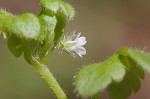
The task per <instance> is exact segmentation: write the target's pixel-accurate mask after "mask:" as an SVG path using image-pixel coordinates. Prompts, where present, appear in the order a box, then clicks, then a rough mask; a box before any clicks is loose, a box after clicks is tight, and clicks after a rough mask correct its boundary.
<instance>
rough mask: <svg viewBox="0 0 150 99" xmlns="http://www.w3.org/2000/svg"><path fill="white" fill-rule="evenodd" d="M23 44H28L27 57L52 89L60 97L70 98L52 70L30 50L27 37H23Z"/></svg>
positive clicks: (59, 98)
mask: <svg viewBox="0 0 150 99" xmlns="http://www.w3.org/2000/svg"><path fill="white" fill-rule="evenodd" d="M22 41H23V44H24V45H25V46H26V47H25V48H24V49H25V54H26V55H27V58H28V59H29V60H30V62H31V64H32V65H33V66H34V67H35V69H36V70H37V71H38V72H39V73H40V75H41V76H42V78H44V79H45V81H46V82H47V84H48V85H49V87H50V88H51V89H52V91H53V92H54V94H55V95H56V97H57V98H58V99H68V98H67V96H66V94H65V93H64V91H63V90H62V88H61V87H60V85H59V84H58V82H57V81H56V79H55V78H54V76H53V74H52V73H51V72H50V70H49V68H48V67H47V66H46V65H44V64H41V63H40V62H38V61H37V60H36V59H35V58H34V57H33V56H32V55H31V52H30V48H29V46H28V43H27V41H26V39H25V38H23V39H22Z"/></svg>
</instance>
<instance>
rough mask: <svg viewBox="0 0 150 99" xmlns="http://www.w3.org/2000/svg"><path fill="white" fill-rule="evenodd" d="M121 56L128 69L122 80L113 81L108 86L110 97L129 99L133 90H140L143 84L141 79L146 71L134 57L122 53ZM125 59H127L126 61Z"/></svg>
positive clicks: (111, 98)
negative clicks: (118, 81)
mask: <svg viewBox="0 0 150 99" xmlns="http://www.w3.org/2000/svg"><path fill="white" fill-rule="evenodd" d="M119 58H120V60H121V61H122V62H123V63H124V65H125V66H127V67H128V69H127V73H126V76H125V77H124V80H123V81H122V82H120V83H116V82H113V83H112V84H111V85H110V86H109V87H108V93H109V97H110V99H127V98H128V97H129V96H130V95H131V94H132V93H133V92H137V91H138V90H139V88H140V86H141V81H140V79H144V71H143V69H141V67H139V66H138V64H136V63H135V62H134V61H133V60H132V59H130V58H127V57H125V56H122V55H120V56H119ZM124 60H126V61H125V62H124ZM128 65H130V66H128ZM118 93H119V94H118Z"/></svg>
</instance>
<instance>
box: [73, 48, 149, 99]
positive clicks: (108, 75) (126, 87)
mask: <svg viewBox="0 0 150 99" xmlns="http://www.w3.org/2000/svg"><path fill="white" fill-rule="evenodd" d="M118 67H120V68H118ZM143 69H144V70H147V71H148V72H149V70H150V55H149V54H148V53H145V52H143V51H138V50H134V49H130V48H123V49H121V50H120V51H118V52H117V53H116V54H114V55H113V56H112V57H111V58H109V59H107V60H105V61H104V62H102V63H98V64H91V65H88V66H86V67H85V68H83V69H81V70H80V71H79V73H78V74H77V76H76V88H77V91H78V92H79V94H80V95H81V96H82V97H90V96H94V95H96V94H97V93H99V92H102V91H103V90H104V89H106V88H108V92H109V95H110V99H126V98H127V97H129V96H130V95H131V94H132V93H133V92H137V91H138V90H139V88H140V85H141V82H140V80H141V79H143V78H144V70H143ZM119 71H120V72H119ZM121 71H122V72H121ZM112 74H115V75H113V76H112ZM125 74H126V75H125ZM118 76H119V77H120V78H119V80H118V81H117V80H116V79H114V78H115V77H118ZM118 93H119V94H118Z"/></svg>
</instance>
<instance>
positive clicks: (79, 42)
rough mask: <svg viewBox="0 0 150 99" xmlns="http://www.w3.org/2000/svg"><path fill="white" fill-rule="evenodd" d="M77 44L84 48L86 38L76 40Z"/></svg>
mask: <svg viewBox="0 0 150 99" xmlns="http://www.w3.org/2000/svg"><path fill="white" fill-rule="evenodd" d="M75 41H76V42H77V44H79V45H81V46H83V45H85V44H86V38H85V37H79V38H77V39H76V40H75Z"/></svg>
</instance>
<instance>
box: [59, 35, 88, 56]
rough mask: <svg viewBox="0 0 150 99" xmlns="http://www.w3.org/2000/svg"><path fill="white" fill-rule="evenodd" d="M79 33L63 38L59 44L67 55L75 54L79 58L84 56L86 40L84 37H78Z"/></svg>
mask: <svg viewBox="0 0 150 99" xmlns="http://www.w3.org/2000/svg"><path fill="white" fill-rule="evenodd" d="M80 35H81V33H78V34H77V35H75V34H73V35H70V36H69V37H67V38H66V37H64V39H63V41H62V42H61V44H62V45H61V46H62V47H61V48H62V49H63V50H65V51H66V52H68V53H72V54H73V55H74V53H76V54H77V55H79V56H80V57H82V55H85V54H86V49H85V48H84V47H83V46H84V45H85V44H86V38H85V37H84V36H82V37H80Z"/></svg>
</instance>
